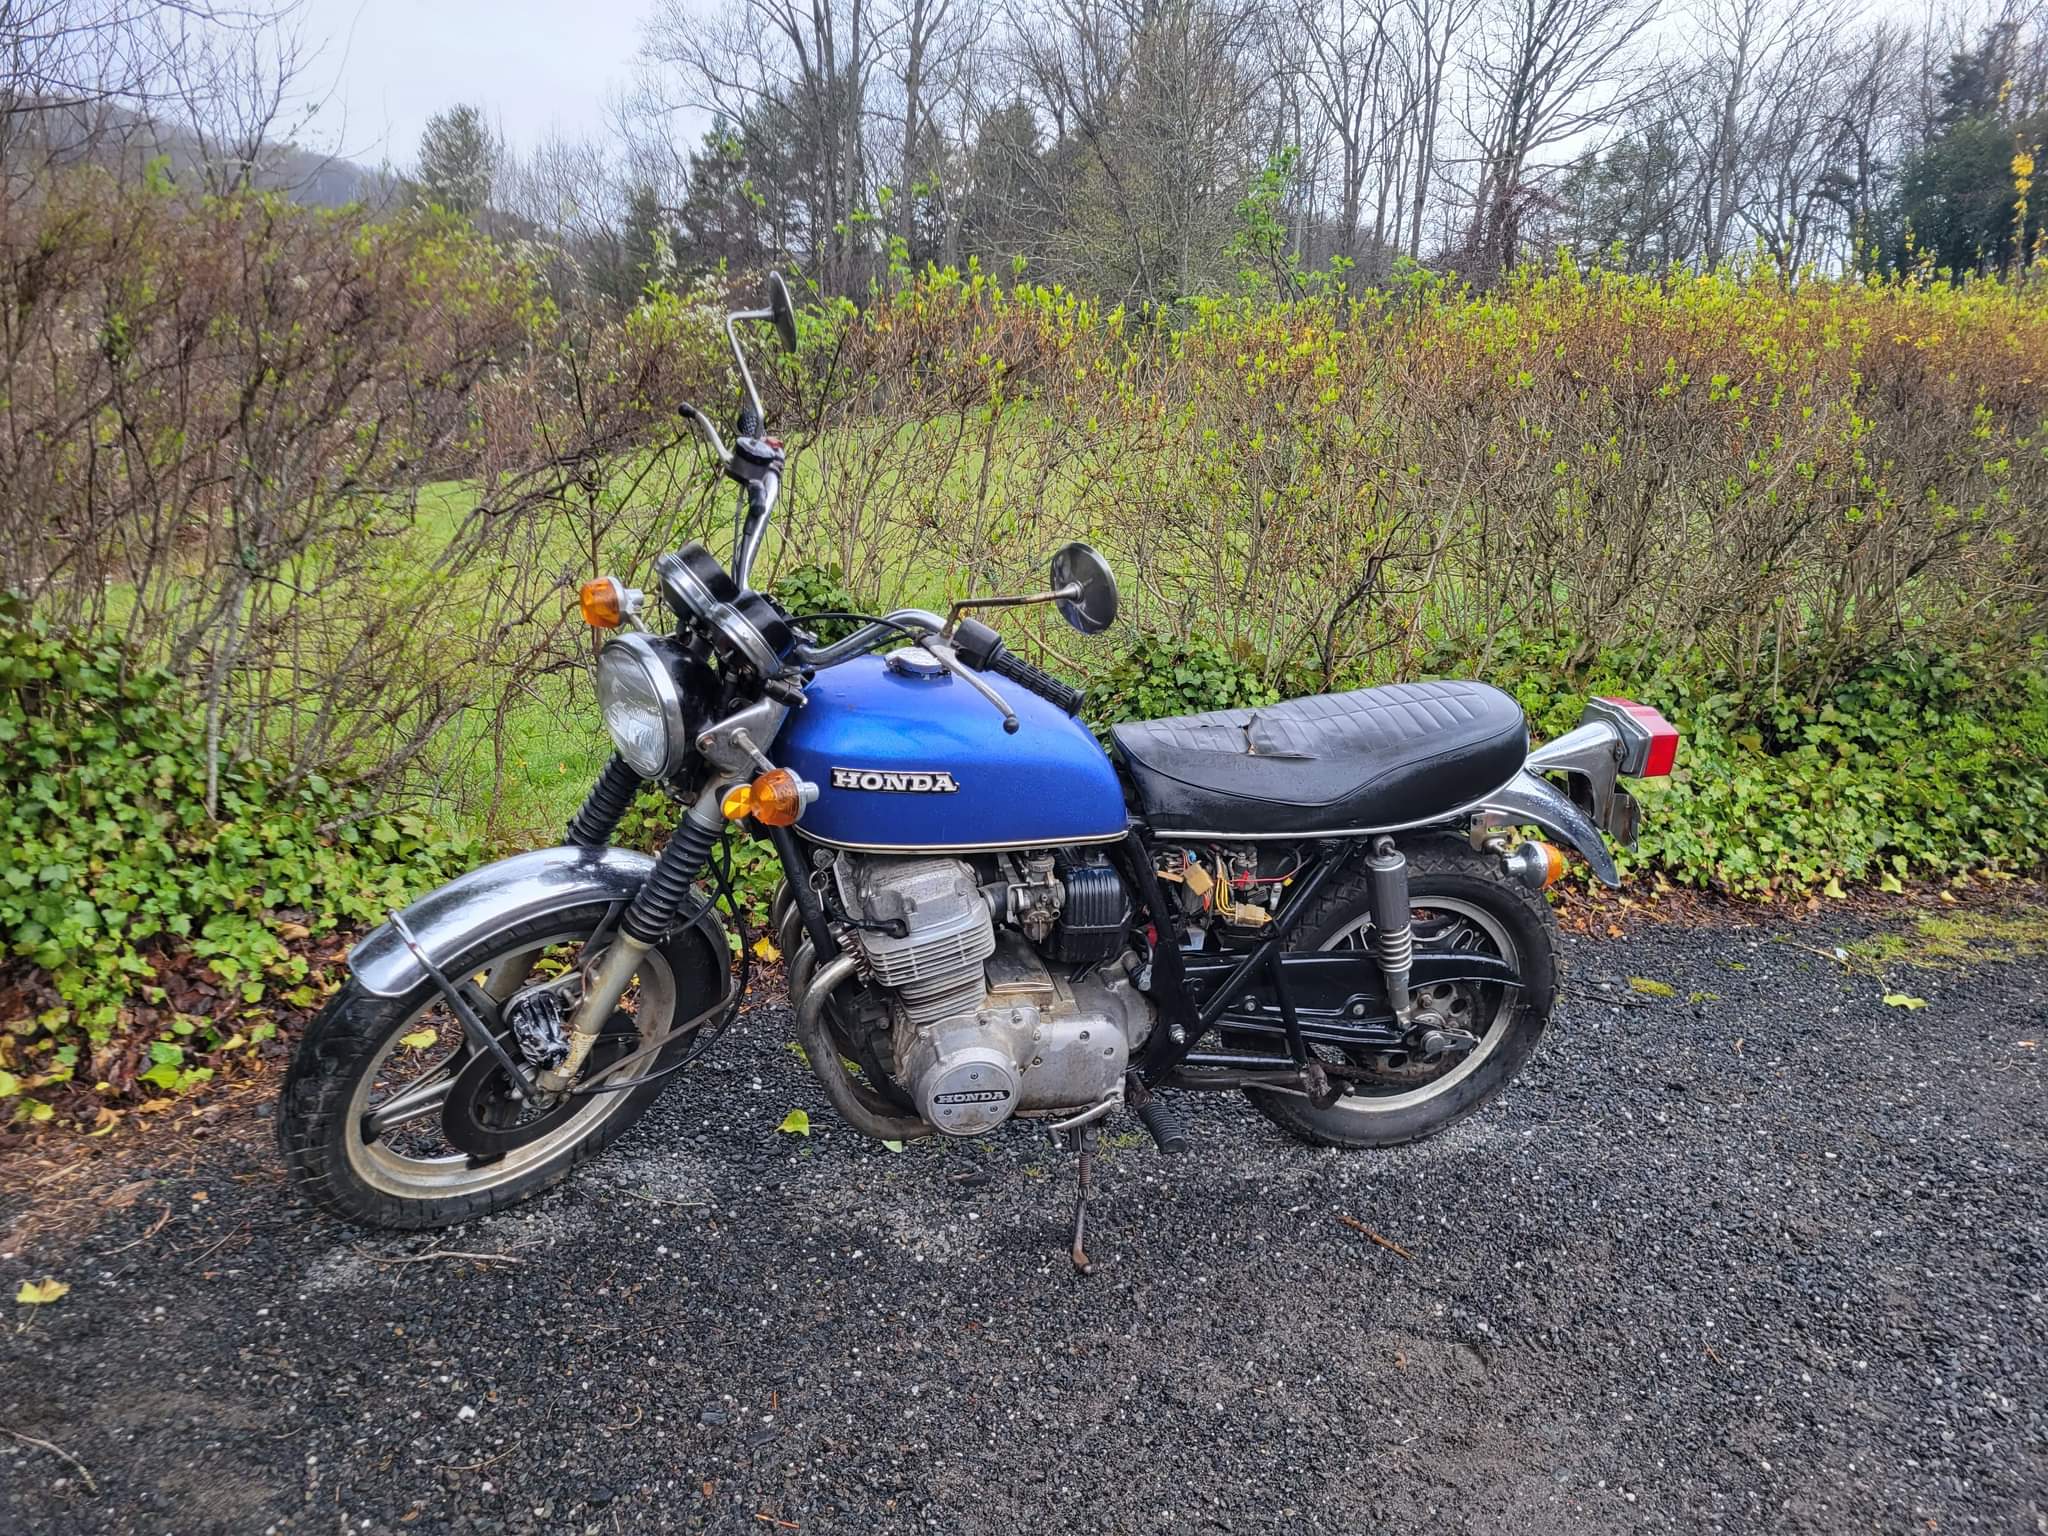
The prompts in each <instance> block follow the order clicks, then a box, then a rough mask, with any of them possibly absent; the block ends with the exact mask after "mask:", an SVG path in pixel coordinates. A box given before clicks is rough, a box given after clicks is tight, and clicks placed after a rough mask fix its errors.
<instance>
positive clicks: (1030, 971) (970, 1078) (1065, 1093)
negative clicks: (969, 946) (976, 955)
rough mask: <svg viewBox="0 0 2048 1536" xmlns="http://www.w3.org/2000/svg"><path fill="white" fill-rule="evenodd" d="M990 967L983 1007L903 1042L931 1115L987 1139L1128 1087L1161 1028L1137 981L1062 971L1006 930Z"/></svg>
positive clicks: (908, 1067)
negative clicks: (1136, 1062)
mask: <svg viewBox="0 0 2048 1536" xmlns="http://www.w3.org/2000/svg"><path fill="white" fill-rule="evenodd" d="M988 973H989V993H988V996H987V998H986V999H985V1001H984V1005H983V1006H982V1007H980V1008H978V1009H976V1010H975V1011H974V1012H973V1013H972V1014H968V1015H963V1016H961V1017H958V1018H954V1019H949V1020H947V1021H946V1022H945V1023H943V1024H939V1025H934V1026H932V1027H930V1028H927V1029H923V1030H919V1031H917V1032H915V1034H913V1035H912V1036H911V1037H910V1038H909V1039H908V1040H907V1041H902V1042H900V1056H901V1060H902V1073H901V1075H902V1078H903V1080H904V1081H905V1082H906V1083H908V1084H910V1085H911V1090H912V1092H913V1093H914V1094H915V1095H916V1098H917V1107H918V1112H919V1113H920V1114H922V1115H923V1116H924V1117H925V1119H927V1120H929V1121H930V1122H931V1123H932V1124H933V1125H934V1126H936V1127H937V1128H938V1129H939V1130H940V1131H942V1132H943V1133H945V1134H946V1135H948V1136H980V1135H983V1134H985V1133H987V1132H989V1131H992V1130H994V1129H995V1128H996V1127H997V1126H999V1125H1001V1124H1002V1123H1003V1122H1004V1121H1005V1120H1007V1119H1009V1118H1010V1116H1011V1115H1013V1114H1017V1113H1019V1112H1023V1113H1050V1112H1054V1111H1065V1112H1073V1111H1076V1110H1082V1109H1086V1108H1088V1107H1090V1106H1091V1105H1095V1104H1099V1103H1101V1102H1102V1101H1103V1100H1104V1099H1105V1098H1110V1097H1113V1096H1115V1095H1118V1094H1121V1093H1122V1091H1123V1081H1124V1073H1125V1071H1126V1070H1127V1069H1128V1068H1129V1066H1130V1061H1131V1052H1132V1050H1133V1049H1134V1048H1135V1047H1137V1046H1138V1045H1141V1044H1143V1043H1144V1040H1145V1038H1146V1036H1147V1035H1148V1034H1150V1033H1151V1027H1152V1005H1151V1003H1150V1002H1149V1001H1147V999H1146V998H1145V997H1144V996H1143V994H1141V993H1140V992H1139V991H1138V989H1137V988H1136V987H1135V986H1134V985H1133V984H1132V983H1131V981H1130V979H1129V978H1128V977H1126V976H1123V975H1120V974H1119V975H1114V976H1112V977H1110V978H1107V979H1104V978H1099V977H1088V978H1085V979H1074V978H1070V977H1066V976H1056V975H1054V974H1052V973H1051V972H1049V971H1047V970H1046V969H1045V967H1044V966H1043V965H1042V964H1041V963H1040V962H1039V960H1038V958H1037V956H1036V955H1034V954H1033V953H1032V952H1031V949H1030V947H1029V946H1028V945H1026V944H1025V943H1024V941H1023V939H1022V938H1021V937H1020V936H1019V935H1017V934H1016V933H1014V932H1011V931H1007V930H1006V931H1005V932H1003V933H1002V934H1000V935H998V938H997V947H996V953H995V955H994V956H993V957H992V958H991V959H990V961H989V966H988Z"/></svg>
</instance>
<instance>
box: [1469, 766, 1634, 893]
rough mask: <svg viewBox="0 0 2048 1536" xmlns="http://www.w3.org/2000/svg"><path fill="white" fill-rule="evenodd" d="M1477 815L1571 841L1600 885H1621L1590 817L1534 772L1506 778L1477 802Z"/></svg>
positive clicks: (1602, 838) (1619, 873)
mask: <svg viewBox="0 0 2048 1536" xmlns="http://www.w3.org/2000/svg"><path fill="white" fill-rule="evenodd" d="M1478 814H1479V815H1480V816H1483V817H1490V818H1493V819H1496V820H1499V821H1502V822H1505V823H1507V824H1508V825H1510V826H1516V827H1522V826H1538V827H1541V828H1542V829H1543V830H1544V831H1546V832H1548V833H1550V834H1551V835H1552V836H1554V837H1560V838H1562V839H1564V841H1565V842H1567V843H1569V844H1571V846H1572V848H1573V849H1574V850H1575V851H1576V852H1577V853H1578V855H1579V857H1580V858H1582V859H1584V860H1585V861H1586V863H1587V864H1589V865H1590V866H1592V870H1593V873H1594V874H1596V875H1598V876H1599V877H1600V880H1601V883H1602V884H1605V885H1619V884H1621V872H1620V871H1619V870H1617V869H1616V868H1615V867H1614V855H1613V854H1611V853H1609V852H1608V851H1607V839H1606V838H1604V837H1602V836H1601V835H1600V829H1599V828H1598V827H1596V826H1594V825H1593V821H1592V818H1591V817H1589V816H1588V815H1587V814H1586V813H1585V812H1584V811H1582V810H1580V809H1579V808H1578V807H1577V806H1576V805H1574V804H1573V803H1572V800H1571V797H1570V796H1569V795H1567V794H1565V793H1564V791H1562V790H1560V789H1559V788H1558V787H1557V786H1556V785H1554V784H1551V783H1550V782H1548V781H1547V780H1545V779H1540V778H1538V777H1537V776H1536V775H1535V774H1533V773H1530V772H1528V771H1526V770H1524V771H1523V772H1521V773H1518V774H1516V775H1515V776H1514V777H1513V778H1512V779H1509V780H1508V781H1507V783H1505V784H1503V785H1502V786H1501V787H1500V788H1499V789H1496V790H1495V791H1493V793H1492V794H1490V795H1488V796H1487V797H1486V799H1485V800H1484V801H1482V802H1481V803H1480V805H1479V807H1478Z"/></svg>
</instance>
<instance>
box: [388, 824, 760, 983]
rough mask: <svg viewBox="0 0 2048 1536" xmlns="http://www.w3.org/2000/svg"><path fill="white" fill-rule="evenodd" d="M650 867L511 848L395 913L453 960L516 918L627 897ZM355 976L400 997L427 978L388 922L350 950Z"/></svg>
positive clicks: (715, 943)
mask: <svg viewBox="0 0 2048 1536" xmlns="http://www.w3.org/2000/svg"><path fill="white" fill-rule="evenodd" d="M653 869H654V860H653V859H651V858H649V857H648V856H647V855H646V854H644V853H633V852H630V851H629V850H627V849H624V848H536V849H534V850H533V851H532V852H531V853H518V854H514V855H513V856H512V857H511V858H509V859H500V860H499V861H498V862H497V863H495V864H486V865H485V866H484V867H483V868H482V869H473V870H471V871H470V872H469V873H468V874H466V875H462V876H460V877H458V878H456V879H454V880H451V881H449V882H448V883H447V884H446V885H444V886H442V887H441V888H440V889H439V890H438V891H430V892H429V893H428V894H427V895H425V896H422V897H421V898H420V899H419V900H418V901H416V902H414V903H413V904H412V905H411V906H409V907H407V908H406V909H405V911H404V912H403V913H402V914H400V915H401V916H403V917H404V919H405V925H406V927H408V928H409V929H411V930H412V933H413V936H414V937H415V938H417V939H418V940H419V943H420V947H421V948H422V949H424V950H425V951H426V952H427V954H428V955H429V956H431V957H432V958H433V961H434V964H435V965H436V966H442V967H446V966H452V965H453V964H454V963H455V962H456V961H457V960H458V959H459V958H460V957H461V956H463V955H465V954H468V953H470V952H472V951H473V950H475V949H476V948H477V946H478V945H480V944H484V943H487V942H488V941H489V940H491V939H494V938H496V937H498V935H500V934H503V933H508V932H510V931H511V930H512V929H513V928H515V927H517V926H518V925H519V924H521V923H524V922H527V921H529V920H531V919H533V918H536V917H545V916H546V915H547V914H548V913H550V912H566V911H569V910H571V909H573V908H576V907H584V906H589V905H590V904H591V903H593V902H600V901H601V902H626V901H631V900H632V899H633V897H634V896H635V895H636V894H637V893H638V892H639V889H640V887H641V886H643V885H645V884H646V883H647V877H648V875H649V874H650V873H652V872H653ZM696 926H697V927H699V928H701V929H702V930H703V932H704V936H705V939H706V940H707V941H708V942H709V943H710V945H711V946H712V948H711V953H712V954H713V955H715V956H716V957H717V958H718V960H719V962H720V966H721V969H722V968H723V964H724V961H725V956H726V942H725V928H724V925H723V924H721V923H720V922H719V921H718V918H717V915H716V914H715V913H713V912H712V911H711V910H710V909H709V908H706V909H705V912H704V915H703V916H702V917H700V918H698V919H697V923H696ZM348 965H349V970H350V972H351V973H352V974H353V975H354V977H355V979H356V982H357V984H358V985H360V986H361V987H362V988H363V989H364V990H365V991H367V992H371V993H374V994H375V995H376V996H378V997H403V996H404V995H405V994H406V993H408V992H410V991H412V990H413V989H414V988H415V987H418V986H420V985H421V984H422V983H424V982H425V981H426V980H427V972H426V968H425V967H424V966H422V965H421V964H420V962H419V960H418V959H417V958H416V957H415V956H414V955H413V953H412V951H411V950H409V949H407V948H406V946H405V942H404V941H403V940H402V939H400V938H399V936H398V933H397V931H396V930H395V929H394V928H393V927H392V926H391V924H389V923H385V924H383V925H382V926H381V927H379V928H377V929H376V930H375V931H374V932H372V933H370V934H369V935H368V936H367V937H365V938H364V939H363V941H362V942H361V943H360V944H358V945H356V947H355V948H354V949H352V950H350V951H349V957H348Z"/></svg>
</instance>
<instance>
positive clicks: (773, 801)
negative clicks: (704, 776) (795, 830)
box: [727, 768, 804, 827]
mask: <svg viewBox="0 0 2048 1536" xmlns="http://www.w3.org/2000/svg"><path fill="white" fill-rule="evenodd" d="M747 788H748V793H749V795H750V797H751V799H752V802H753V804H752V812H753V817H754V820H756V821H758V822H760V823H761V824H762V825H763V826H769V827H793V826H795V825H796V819H797V818H798V817H799V816H801V815H803V813H804V783H803V780H802V779H799V778H798V777H797V776H796V775H795V774H793V773H791V772H790V771H789V770H788V769H787V768H777V769H775V770H774V771H773V772H772V773H764V774H762V775H761V777H759V778H758V779H756V780H754V782H753V783H752V784H751V785H749V786H747ZM727 798H728V802H729V801H730V798H731V797H730V796H728V797H727Z"/></svg>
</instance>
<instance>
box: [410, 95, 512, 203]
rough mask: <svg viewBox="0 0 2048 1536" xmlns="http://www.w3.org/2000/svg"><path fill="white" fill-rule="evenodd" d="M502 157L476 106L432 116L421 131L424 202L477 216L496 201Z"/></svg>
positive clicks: (419, 185) (419, 184)
mask: <svg viewBox="0 0 2048 1536" xmlns="http://www.w3.org/2000/svg"><path fill="white" fill-rule="evenodd" d="M500 158H501V155H500V151H499V145H498V141H497V139H496V138H495V137H494V136H493V135H492V133H491V131H490V129H489V128H488V127H486V126H485V124H484V117H483V114H482V113H481V112H479V111H478V110H477V109H476V108H475V107H472V106H468V105H466V104H464V105H458V106H454V107H450V108H449V109H448V110H447V111H446V112H436V113H435V114H434V115H433V116H432V117H430V118H428V119H427V128H426V132H424V133H422V134H421V135H420V162H419V170H418V171H417V173H416V174H415V175H414V177H413V182H414V186H415V189H416V191H417V193H418V197H419V200H420V201H421V202H423V203H431V204H434V205H436V206H438V207H442V208H446V209H447V210H448V211H449V212H451V213H460V214H465V215H467V216H468V217H471V218H474V217H476V216H477V215H478V214H480V213H482V212H483V211H484V209H485V208H487V207H488V206H489V205H490V201H491V191H492V188H493V187H495V186H496V184H497V180H498V162H499V160H500Z"/></svg>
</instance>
